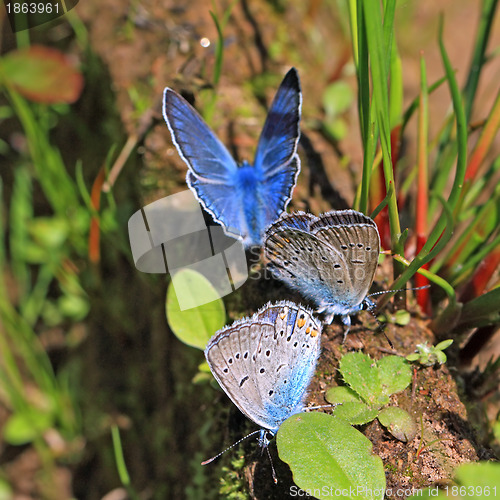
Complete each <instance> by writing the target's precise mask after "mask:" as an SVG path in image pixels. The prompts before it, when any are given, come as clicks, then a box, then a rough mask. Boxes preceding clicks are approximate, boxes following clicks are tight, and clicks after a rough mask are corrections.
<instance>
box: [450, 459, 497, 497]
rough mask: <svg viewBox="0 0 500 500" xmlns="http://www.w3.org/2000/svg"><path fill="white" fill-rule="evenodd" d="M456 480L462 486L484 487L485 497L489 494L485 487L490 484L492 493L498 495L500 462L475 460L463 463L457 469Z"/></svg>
mask: <svg viewBox="0 0 500 500" xmlns="http://www.w3.org/2000/svg"><path fill="white" fill-rule="evenodd" d="M455 481H456V482H457V483H458V484H459V485H461V486H467V487H469V486H474V487H482V488H483V489H482V493H483V496H485V497H486V496H488V495H487V493H486V489H485V488H486V487H487V486H488V487H489V488H490V494H491V495H492V496H496V494H497V492H498V491H500V463H498V462H475V463H469V464H463V465H461V466H460V467H458V468H457V470H456V471H455ZM479 491H480V490H478V491H477V492H476V494H478V493H479ZM478 496H479V495H478Z"/></svg>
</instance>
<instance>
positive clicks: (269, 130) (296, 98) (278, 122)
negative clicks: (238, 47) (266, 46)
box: [245, 68, 302, 243]
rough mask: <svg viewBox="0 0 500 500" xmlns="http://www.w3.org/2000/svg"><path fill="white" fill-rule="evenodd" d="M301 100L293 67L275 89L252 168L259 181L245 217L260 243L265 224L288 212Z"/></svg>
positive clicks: (296, 161) (297, 168) (297, 165)
mask: <svg viewBox="0 0 500 500" xmlns="http://www.w3.org/2000/svg"><path fill="white" fill-rule="evenodd" d="M301 103H302V95H301V92H300V83H299V77H298V74H297V70H296V69H295V68H292V69H291V70H290V71H289V72H288V73H287V74H286V76H285V78H284V79H283V82H282V83H281V85H280V87H279V89H278V91H277V92H276V96H275V97H274V100H273V102H272V104H271V107H270V109H269V113H268V115H267V118H266V122H265V124H264V128H263V129H262V133H261V135H260V138H259V144H258V146H257V151H256V154H255V162H254V165H253V169H252V170H253V171H254V172H255V176H257V177H258V178H259V179H260V181H259V182H258V183H256V185H255V193H248V194H247V195H246V196H245V199H248V198H254V200H255V202H254V203H250V204H248V205H247V209H246V211H247V214H246V220H247V221H248V222H247V224H248V226H250V227H253V233H254V234H256V235H257V234H258V240H259V241H258V243H261V239H262V235H263V233H264V231H265V229H266V227H267V226H269V224H272V223H273V222H274V221H275V220H276V219H277V218H278V217H279V216H280V215H281V214H282V213H283V212H284V211H285V209H286V207H287V205H288V203H289V201H290V199H291V197H292V191H293V188H294V187H295V184H296V183H297V177H298V175H299V172H300V159H299V157H298V155H297V143H298V140H299V136H300V131H299V122H300V107H301Z"/></svg>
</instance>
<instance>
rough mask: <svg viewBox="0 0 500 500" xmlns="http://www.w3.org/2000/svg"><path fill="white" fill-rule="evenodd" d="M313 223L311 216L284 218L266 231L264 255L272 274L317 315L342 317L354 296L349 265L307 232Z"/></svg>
mask: <svg viewBox="0 0 500 500" xmlns="http://www.w3.org/2000/svg"><path fill="white" fill-rule="evenodd" d="M316 221H317V218H316V217H314V216H312V215H310V214H303V213H299V214H286V215H283V216H282V217H281V218H280V219H279V220H278V222H276V224H273V225H272V226H271V227H270V228H269V229H268V230H267V233H266V239H265V245H264V248H265V255H266V257H267V258H268V259H269V261H270V263H271V264H270V269H271V271H272V272H273V274H274V275H275V276H276V277H277V278H278V279H280V280H282V281H284V282H285V283H286V284H287V285H288V286H289V287H290V288H292V289H294V290H297V291H299V292H300V293H301V294H302V295H303V296H304V297H307V298H308V299H310V300H312V301H313V302H315V303H316V305H317V306H318V310H319V311H327V312H328V314H345V313H346V310H347V309H348V308H349V304H350V302H352V300H353V296H354V290H353V289H352V286H351V283H350V279H349V272H348V264H347V261H346V259H345V257H344V255H343V254H342V253H341V252H340V251H339V250H337V248H336V247H334V246H331V245H330V244H328V243H327V242H325V241H324V240H322V239H320V238H319V237H318V236H317V235H316V234H313V233H311V232H310V227H311V226H312V225H313V224H314V223H315V222H316Z"/></svg>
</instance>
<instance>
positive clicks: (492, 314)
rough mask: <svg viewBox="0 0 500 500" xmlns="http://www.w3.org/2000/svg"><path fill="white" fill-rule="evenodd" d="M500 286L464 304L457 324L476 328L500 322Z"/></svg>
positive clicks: (462, 327) (463, 327)
mask: <svg viewBox="0 0 500 500" xmlns="http://www.w3.org/2000/svg"><path fill="white" fill-rule="evenodd" d="M499 304H500V287H498V288H494V289H493V290H491V291H489V292H487V293H484V294H483V295H480V296H479V297H476V298H475V299H472V300H470V301H469V302H466V303H465V304H464V307H463V309H462V315H461V317H460V320H459V323H458V326H459V327H460V328H461V329H466V328H478V327H481V326H487V325H493V324H497V323H500V305H499Z"/></svg>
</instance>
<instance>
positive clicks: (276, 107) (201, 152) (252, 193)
mask: <svg viewBox="0 0 500 500" xmlns="http://www.w3.org/2000/svg"><path fill="white" fill-rule="evenodd" d="M301 104H302V95H301V91H300V82H299V77H298V73H297V70H296V69H295V68H292V69H290V71H289V72H288V73H287V74H286V76H285V78H284V79H283V82H282V83H281V85H280V87H279V89H278V91H277V93H276V96H275V97H274V100H273V103H272V105H271V107H270V109H269V113H268V115H267V119H266V122H265V124H264V128H263V129H262V133H261V135H260V138H259V143H258V146H257V150H256V153H255V161H254V163H253V165H251V164H250V163H248V162H246V161H244V162H243V163H242V164H240V165H238V164H237V163H236V161H235V160H234V159H233V157H232V156H231V155H230V154H229V152H228V150H227V149H226V147H225V146H224V145H223V144H222V142H221V141H220V140H219V139H218V138H217V137H216V136H215V134H214V133H213V132H212V131H211V130H210V128H209V127H208V125H207V124H206V123H205V122H204V121H203V119H202V118H201V116H200V115H199V114H198V113H197V112H196V110H195V109H194V108H193V107H192V106H191V105H190V104H189V103H188V102H187V101H186V100H185V99H183V98H182V97H181V96H180V95H179V94H177V93H176V92H175V91H173V90H172V89H170V88H168V87H167V88H166V89H165V91H164V94H163V116H164V118H165V121H166V122H167V125H168V128H169V130H170V133H171V135H172V141H173V143H174V145H175V146H176V148H177V151H178V152H179V154H180V156H181V158H182V159H183V160H184V162H185V163H186V164H187V166H188V172H187V176H186V181H187V184H188V186H189V188H190V189H191V190H192V191H193V192H194V194H195V196H196V198H197V199H198V201H199V202H200V203H201V204H202V206H203V207H204V208H205V210H206V211H207V212H209V213H210V214H211V215H212V217H213V219H214V220H215V221H216V222H218V223H220V224H221V225H222V227H223V228H224V231H225V232H226V234H229V235H231V236H234V237H242V239H243V243H244V245H245V246H246V247H251V246H254V245H261V244H262V237H263V234H264V231H265V229H266V227H267V226H269V224H272V223H273V222H274V221H275V220H276V219H277V218H278V217H279V216H280V215H281V214H282V213H283V212H284V211H285V209H286V206H287V205H288V202H289V201H290V199H291V196H292V191H293V188H294V187H295V184H296V182H297V176H298V174H299V171H300V160H299V157H298V155H297V143H298V140H299V135H300V132H299V122H300V108H301Z"/></svg>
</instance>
